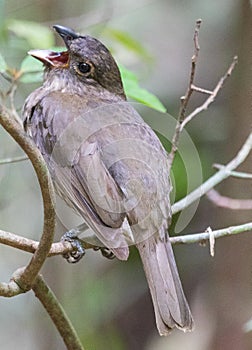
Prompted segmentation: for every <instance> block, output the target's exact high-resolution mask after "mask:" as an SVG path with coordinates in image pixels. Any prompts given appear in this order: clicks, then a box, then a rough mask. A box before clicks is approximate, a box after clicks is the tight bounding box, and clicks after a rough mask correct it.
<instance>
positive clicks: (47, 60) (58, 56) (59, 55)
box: [28, 50, 69, 67]
mask: <svg viewBox="0 0 252 350" xmlns="http://www.w3.org/2000/svg"><path fill="white" fill-rule="evenodd" d="M28 54H29V55H31V56H33V57H34V58H37V59H38V60H40V61H42V62H43V63H44V64H46V65H50V66H53V67H62V66H66V65H67V63H68V58H69V54H68V52H67V51H62V52H55V51H50V50H30V51H29V52H28Z"/></svg>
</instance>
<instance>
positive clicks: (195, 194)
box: [172, 132, 252, 214]
mask: <svg viewBox="0 0 252 350" xmlns="http://www.w3.org/2000/svg"><path fill="white" fill-rule="evenodd" d="M251 149H252V132H251V133H250V134H249V136H248V138H247V140H246V141H245V143H244V144H243V146H242V148H241V149H240V151H239V152H238V153H237V155H236V157H235V158H233V159H232V160H231V161H230V162H229V163H228V164H227V165H226V166H225V167H223V168H222V169H220V170H219V171H218V172H217V173H216V174H214V175H213V176H211V177H210V178H209V179H208V180H207V181H205V182H204V183H203V184H202V185H201V186H199V187H198V188H196V189H195V190H194V191H192V192H191V193H189V194H188V195H187V196H186V197H185V198H183V199H181V200H179V201H178V202H176V203H175V204H173V206H172V214H176V213H178V212H179V211H181V210H183V209H184V208H186V207H188V206H189V205H190V204H192V203H193V202H195V201H196V200H198V199H199V198H200V197H202V196H203V195H205V194H206V193H207V192H208V191H210V190H211V189H212V188H214V187H215V186H216V185H217V184H219V183H220V182H221V181H223V180H224V179H226V178H228V177H229V176H230V171H232V170H234V169H236V168H237V167H238V166H239V165H240V164H241V163H243V162H244V160H245V159H246V158H247V156H248V155H249V153H250V152H251Z"/></svg>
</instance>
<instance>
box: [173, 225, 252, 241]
mask: <svg viewBox="0 0 252 350" xmlns="http://www.w3.org/2000/svg"><path fill="white" fill-rule="evenodd" d="M251 230H252V222H248V223H246V224H242V225H237V226H230V227H226V228H222V229H219V230H211V233H210V232H209V230H207V231H206V232H202V233H193V234H190V235H182V236H177V237H170V241H171V243H172V244H174V245H175V244H192V243H206V241H208V240H209V236H210V235H213V237H214V238H215V239H217V238H220V237H225V236H231V235H237V234H239V233H243V232H248V231H251Z"/></svg>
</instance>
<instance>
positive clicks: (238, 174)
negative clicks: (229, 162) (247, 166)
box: [213, 163, 252, 180]
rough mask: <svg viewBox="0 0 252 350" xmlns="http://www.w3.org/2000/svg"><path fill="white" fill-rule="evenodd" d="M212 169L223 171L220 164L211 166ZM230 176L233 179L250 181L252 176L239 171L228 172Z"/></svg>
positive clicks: (223, 166)
mask: <svg viewBox="0 0 252 350" xmlns="http://www.w3.org/2000/svg"><path fill="white" fill-rule="evenodd" d="M213 167H214V168H216V169H224V168H225V165H222V164H216V163H215V164H213ZM229 174H230V176H233V177H238V178H240V179H248V180H251V179H252V174H251V173H244V172H241V171H229Z"/></svg>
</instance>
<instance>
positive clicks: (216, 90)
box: [180, 56, 238, 132]
mask: <svg viewBox="0 0 252 350" xmlns="http://www.w3.org/2000/svg"><path fill="white" fill-rule="evenodd" d="M237 62H238V57H237V56H235V57H234V58H233V61H232V63H231V64H230V66H229V68H228V70H227V72H226V73H225V75H224V76H223V77H221V78H220V80H219V81H218V83H217V85H216V86H215V88H214V90H213V91H212V93H211V94H210V96H209V97H208V98H207V99H206V101H205V102H204V103H203V104H202V105H201V106H199V107H197V108H195V110H194V111H193V112H192V113H190V114H189V115H188V116H187V117H186V118H185V119H184V120H183V122H182V123H181V125H180V132H181V131H182V130H183V129H184V127H185V126H186V124H188V123H189V122H190V121H191V120H192V119H193V118H194V117H195V116H196V115H198V114H199V113H201V112H203V111H205V110H206V109H207V108H208V107H209V105H210V104H211V103H213V102H214V101H215V99H216V96H217V95H218V93H219V91H220V89H221V88H222V87H223V85H224V83H225V81H226V80H227V78H228V77H230V75H231V74H232V72H233V70H234V68H235V66H236V64H237Z"/></svg>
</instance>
